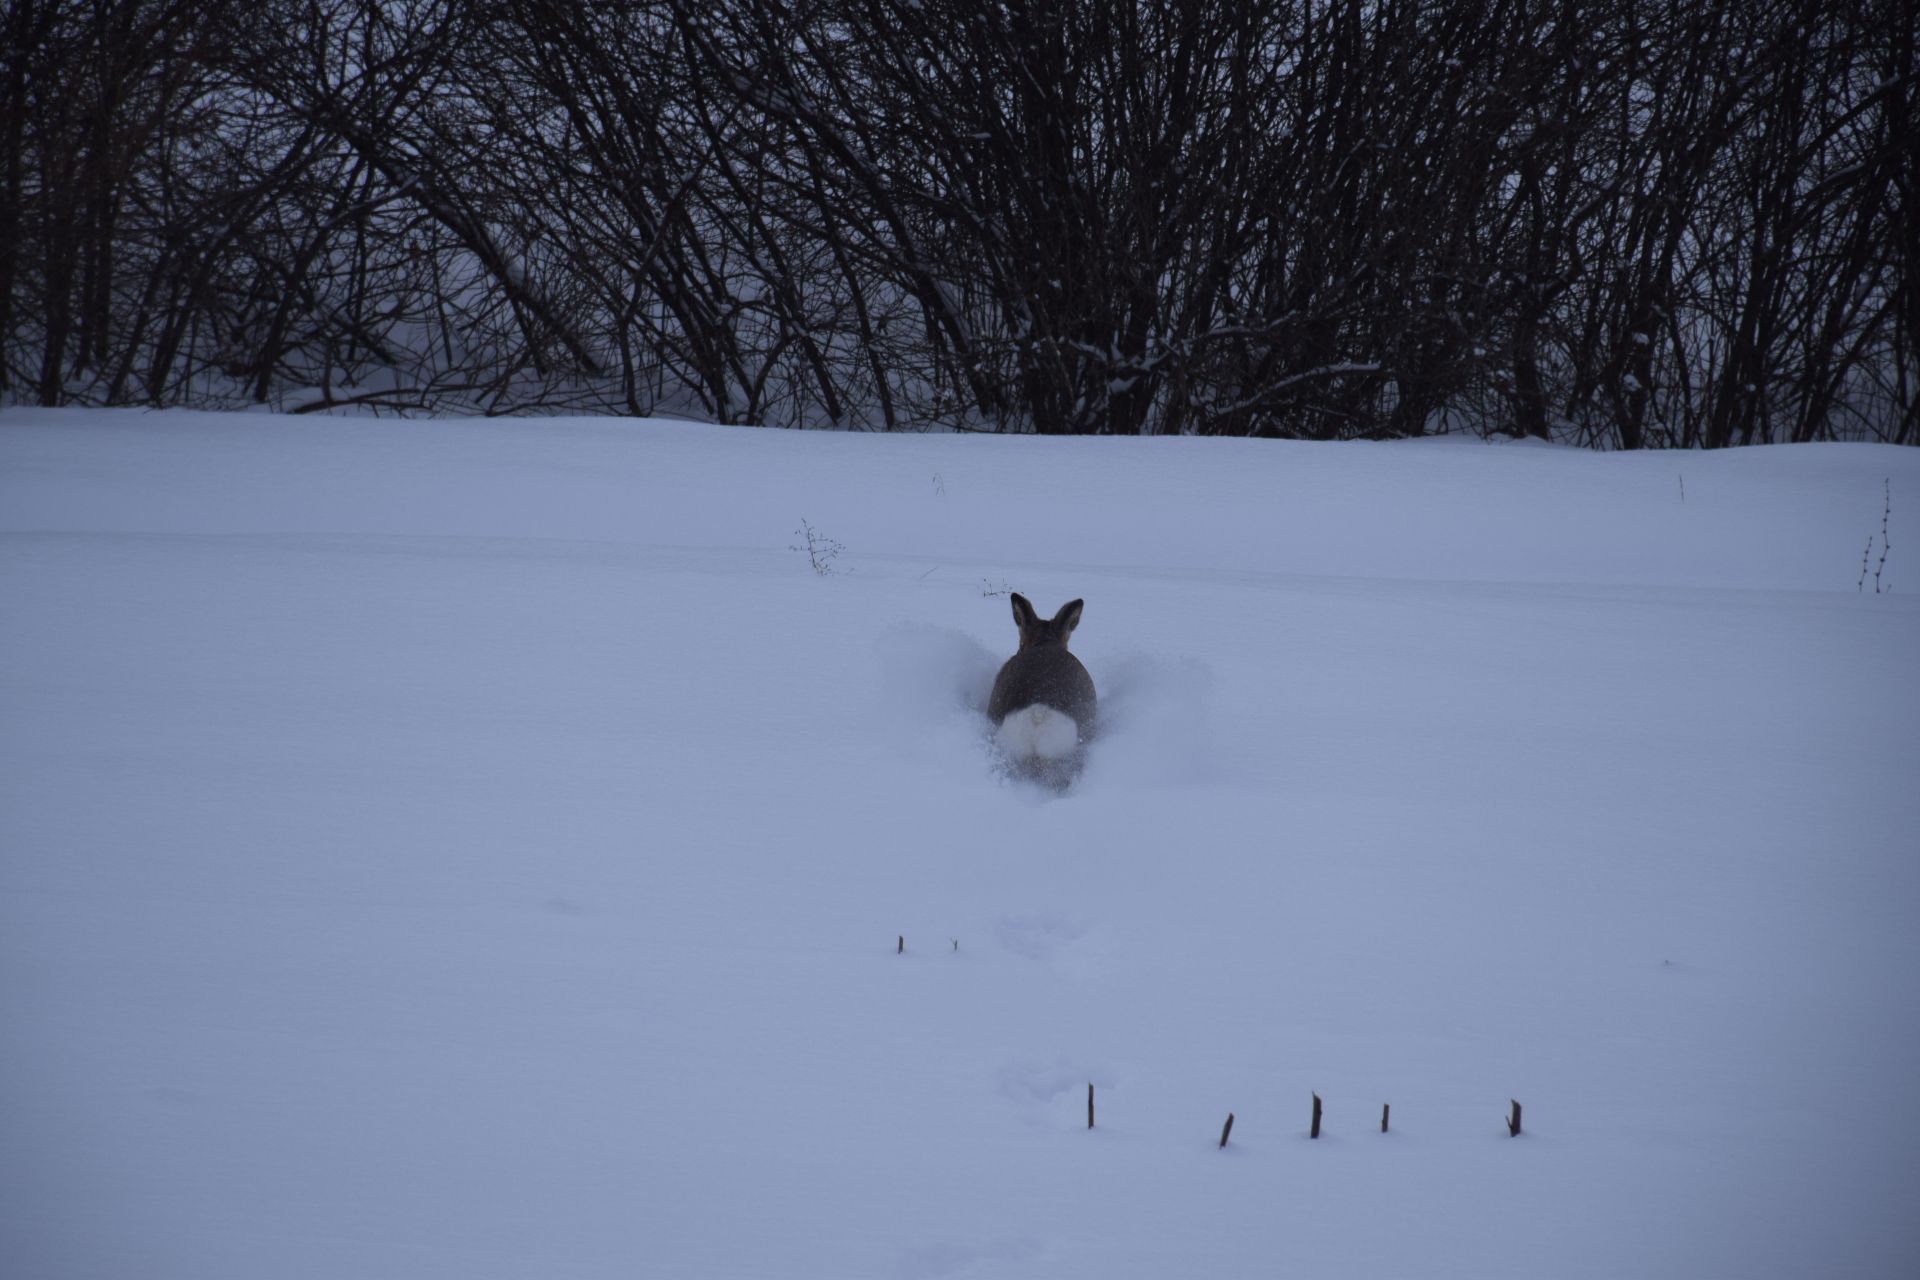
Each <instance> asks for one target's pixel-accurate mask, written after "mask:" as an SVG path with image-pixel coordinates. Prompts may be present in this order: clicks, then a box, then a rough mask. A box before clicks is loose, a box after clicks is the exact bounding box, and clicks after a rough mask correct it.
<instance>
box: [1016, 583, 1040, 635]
mask: <svg viewBox="0 0 1920 1280" xmlns="http://www.w3.org/2000/svg"><path fill="white" fill-rule="evenodd" d="M1039 621H1040V619H1039V617H1038V616H1037V615H1035V613H1034V612H1033V606H1032V605H1031V604H1029V603H1027V598H1026V597H1025V596H1023V595H1021V594H1020V593H1019V592H1018V591H1016V592H1014V593H1013V625H1014V626H1016V627H1018V628H1020V638H1021V639H1022V640H1024V639H1026V638H1027V635H1028V633H1029V632H1031V631H1032V630H1033V628H1034V626H1035V625H1036V624H1038V623H1039Z"/></svg>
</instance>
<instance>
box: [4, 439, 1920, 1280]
mask: <svg viewBox="0 0 1920 1280" xmlns="http://www.w3.org/2000/svg"><path fill="white" fill-rule="evenodd" d="M1883 479H1890V482H1891V485H1890V491H1891V498H1892V514H1891V519H1890V521H1889V524H1888V527H1889V530H1890V532H1891V535H1892V540H1893V547H1892V549H1891V551H1890V553H1889V554H1888V555H1887V557H1886V560H1885V563H1884V565H1883V566H1876V565H1873V564H1870V565H1869V573H1868V581H1867V587H1866V590H1865V591H1864V592H1861V591H1858V590H1857V589H1856V584H1857V582H1858V579H1859V574H1860V565H1861V552H1862V549H1863V547H1864V546H1865V545H1866V543H1867V539H1868V537H1869V536H1870V535H1873V536H1875V537H1876V538H1877V536H1878V534H1879V532H1880V529H1881V524H1882V511H1883V487H1882V482H1883ZM1916 510H1920V453H1915V452H1912V451H1896V450H1893V449H1890V448H1879V447H1872V446H1810V447H1800V448H1770V449H1755V450H1748V451H1736V452H1727V453H1720V454H1714V455H1699V454H1685V455H1680V454H1643V455H1593V454H1587V453H1578V452H1572V451H1567V450H1560V449H1554V448H1547V447H1535V446H1530V445H1520V444H1514V445H1487V444H1482V443H1479V442H1476V441H1466V440H1459V439H1444V440H1437V441H1432V442H1410V443H1398V444H1387V445H1365V444H1348V445H1310V444H1293V443H1272V442H1267V443H1261V442H1245V441H1197V440H1097V441H1096V440H1076V441H1052V440H1040V439H1021V440H1015V439H1002V438H973V437H956V436H892V437H888V436H859V435H839V434H787V433H778V432H772V431H753V430H743V429H724V428H713V427H696V426H688V425H682V424H675V423H667V422H635V421H605V420H600V421H564V420H563V421H551V420H548V421H512V422H500V421H492V422H479V421H476V422H432V423H428V422H407V423H394V422H367V421H340V420H334V421H323V420H313V419H276V418H268V417H256V416H228V417H222V416H214V415H196V414H186V413H179V414H139V413H100V412H95V413H79V412H43V411H27V410H14V411H10V412H8V413H6V414H4V415H0V611H3V614H0V1099H3V1101H0V1274H3V1275H5V1276H8V1277H19V1278H20V1280H65V1278H68V1277H108V1278H114V1280H120V1278H124V1280H168V1278H174V1277H178V1278H179V1280H226V1278H231V1280H300V1278H304V1277H315V1278H323V1280H369V1278H375V1277H393V1278H396V1280H442V1278H444V1280H487V1278H493V1277H498V1278H500V1280H525V1278H536V1277H537V1278H539V1280H555V1278H564V1277H596V1278H597V1277H608V1278H615V1277H618V1278H620V1280H630V1278H632V1277H655V1276H658V1277H776V1278H777V1277H868V1276H874V1277H934V1276H991V1277H1046V1278H1049V1280H1052V1278H1055V1277H1098V1278H1099V1280H1115V1278H1122V1277H1182V1276H1207V1277H1228V1278H1233V1277H1255V1276H1260V1277H1269V1276H1315V1277H1319V1276H1340V1277H1376V1276H1377V1277H1398V1276H1408V1277H1476V1278H1478V1277H1489V1276H1512V1277H1529V1278H1538V1277H1582V1276H1593V1277H1647V1276H1672V1277H1729V1278H1734V1277H1739V1278H1741V1280H1747V1278H1751V1277H1767V1276H1779V1277H1810V1276H1849V1277H1853V1276H1886V1277H1911V1276H1913V1275H1915V1274H1920V1208H1917V1207H1916V1206H1920V769H1917V768H1916V764H1917V763H1920V680H1917V677H1920V533H1916V532H1910V531H1911V530H1913V529H1914V525H1913V523H1912V520H1911V516H1912V514H1913V512H1914V511H1916ZM803 520H804V521H806V522H807V523H808V524H809V525H811V527H812V528H813V530H814V531H815V533H816V537H817V539H822V540H826V541H821V542H819V544H818V545H819V546H820V548H821V550H822V551H823V552H831V551H833V550H834V549H835V548H834V547H833V546H832V545H830V544H833V543H837V544H838V546H839V548H840V549H839V553H838V555H837V556H835V557H833V558H831V559H829V560H827V561H826V567H827V568H829V569H830V570H831V571H832V572H830V573H828V574H826V575H824V576H822V575H817V574H815V573H814V572H813V571H812V570H811V568H810V566H809V563H808V558H807V556H806V554H805V553H804V551H795V550H792V549H790V548H791V547H792V546H794V545H795V544H796V543H799V542H801V541H803V538H804V535H799V536H797V535H796V530H798V529H800V528H801V526H802V521H803ZM1874 554H1875V556H1877V555H1878V554H1879V549H1878V546H1877V545H1876V549H1875V552H1874ZM1876 567H1878V568H1879V569H1880V570H1881V572H1882V574H1883V578H1882V582H1883V585H1886V584H1891V585H1893V586H1895V587H1896V588H1897V590H1896V591H1894V592H1893V593H1892V594H1886V593H1884V592H1883V593H1882V594H1878V595H1876V594H1875V593H1874V590H1873V587H1874V583H1873V570H1874V569H1875V568H1876ZM1009 587H1010V588H1012V589H1014V590H1018V591H1020V592H1022V593H1024V594H1025V595H1027V596H1028V597H1030V598H1031V599H1032V600H1033V602H1034V603H1035V605H1036V606H1038V607H1039V608H1040V609H1041V611H1042V612H1043V613H1046V614H1051V613H1052V612H1053V610H1054V609H1056V608H1057V607H1058V606H1059V605H1060V604H1061V603H1063V602H1064V601H1066V600H1068V599H1070V598H1073V597H1075V596H1083V597H1084V598H1085V599H1086V614H1085V619H1084V621H1083V623H1082V625H1081V627H1080V630H1079V632H1078V634H1077V636H1076V638H1075V651H1076V652H1077V653H1078V654H1080V656H1081V657H1082V658H1083V660H1084V661H1085V662H1086V664H1087V666H1088V668H1089V669H1090V670H1091V671H1092V673H1093V676H1094V679H1095V681H1096V682H1097V683H1098V685H1099V687H1100V691H1101V695H1102V698H1103V700H1104V712H1103V715H1104V717H1105V720H1106V724H1107V726H1108V731H1107V733H1106V736H1105V737H1104V738H1103V739H1102V740H1101V741H1100V742H1099V743H1098V744H1097V745H1096V746H1095V748H1094V750H1093V752H1092V754H1091V757H1090V760H1089V763H1088V765H1087V769H1086V772H1085V773H1084V775H1083V776H1082V777H1081V779H1080V780H1079V782H1078V783H1077V784H1076V785H1075V787H1074V788H1073V789H1072V790H1071V791H1070V792H1069V793H1068V794H1067V795H1065V796H1060V797H1055V796H1052V795H1050V794H1048V793H1045V792H1042V791H1039V790H1037V789H1035V788H1033V787H1031V786H1029V785H1026V784H1020V783H1015V782H1010V781H1007V780H1005V779H1003V778H1001V777H1000V776H998V775H996V773H995V772H994V770H993V767H992V762H991V759H990V757H989V754H988V752H987V749H986V745H985V738H986V726H985V723H984V721H983V720H982V718H981V717H980V715H979V713H978V711H977V710H975V709H974V708H976V707H977V706H978V705H979V704H980V702H981V701H982V700H983V699H984V694H985V688H986V685H987V684H988V682H990V680H991V678H992V674H993V671H994V668H995V666H996V665H997V663H998V662H999V661H1000V660H1001V659H1002V658H1003V657H1004V656H1005V655H1006V654H1007V653H1009V652H1011V649H1012V646H1013V643H1014V627H1013V622H1012V618H1011V614H1010V610H1009V605H1008V600H1007V597H1006V595H1005V594H1004V592H1005V590H1006V589H1007V588H1009ZM1909 588H1910V589H1909ZM901 937H904V939H905V948H906V949H905V952H904V954H900V953H897V947H898V939H900V938H901ZM1089 1083H1092V1084H1094V1085H1095V1086H1096V1087H1097V1105H1098V1117H1097V1118H1098V1126H1097V1127H1096V1128H1095V1129H1094V1130H1092V1131H1091V1132H1089V1131H1088V1129H1087V1124H1086V1090H1087V1085H1088V1084H1089ZM1316 1091H1317V1092H1318V1093H1319V1094H1320V1096H1321V1097H1322V1098H1323V1099H1324V1101H1325V1108H1326V1119H1325V1128H1324V1132H1323V1135H1322V1137H1321V1138H1320V1139H1319V1140H1318V1141H1313V1140H1310V1139H1309V1138H1308V1137H1307V1126H1308V1120H1309V1110H1310V1107H1311V1098H1312V1094H1313V1093H1314V1092H1316ZM1510 1099H1518V1100H1520V1101H1521V1103H1522V1104H1523V1105H1524V1107H1525V1112H1524V1122H1523V1124H1524V1132H1523V1133H1522V1135H1521V1136H1520V1137H1519V1138H1517V1139H1515V1138H1510V1137H1509V1136H1508V1134H1507V1131H1506V1127H1505V1123H1504V1121H1505V1117H1506V1115H1507V1111H1508V1106H1509V1100H1510ZM1383 1103H1391V1104H1392V1108H1393V1110H1392V1130H1391V1132H1389V1133H1386V1134H1382V1133H1381V1132H1380V1131H1379V1117H1380V1108H1381V1106H1382V1104H1383ZM1228 1112H1232V1113H1233V1115H1234V1116H1235V1120H1234V1125H1233V1130H1232V1137H1231V1140H1230V1142H1229V1143H1228V1145H1227V1146H1226V1148H1225V1149H1224V1150H1223V1149H1221V1148H1220V1147H1219V1145H1218V1140H1219V1136H1220V1131H1221V1127H1222V1124H1223V1122H1224V1121H1225V1119H1226V1117H1227V1114H1228Z"/></svg>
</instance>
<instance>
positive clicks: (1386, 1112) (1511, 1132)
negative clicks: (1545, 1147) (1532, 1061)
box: [894, 933, 1520, 1147]
mask: <svg viewBox="0 0 1920 1280" xmlns="http://www.w3.org/2000/svg"><path fill="white" fill-rule="evenodd" d="M953 949H954V950H955V951H958V950H959V949H960V940H959V939H958V938H955V939H953ZM894 951H895V954H897V955H905V954H906V951H907V935H905V934H904V933H903V934H901V935H900V938H899V942H898V944H897V945H896V947H895V948H894ZM1509 1101H1511V1102H1512V1105H1513V1110H1512V1112H1510V1113H1509V1114H1508V1116H1507V1136H1508V1137H1509V1138H1517V1137H1519V1136H1520V1104H1519V1102H1518V1101H1514V1100H1511V1099H1509ZM1392 1114H1393V1104H1392V1103H1383V1104H1382V1105H1381V1107H1380V1132H1382V1133H1385V1132H1387V1122H1388V1120H1389V1119H1390V1118H1391V1117H1392ZM1087 1128H1089V1129H1091V1128H1093V1085H1092V1084H1091V1083H1089V1084H1088V1085H1087ZM1232 1133H1233V1112H1231V1111H1229V1112H1227V1123H1226V1124H1225V1125H1223V1126H1221V1129H1220V1145H1221V1146H1223V1147H1224V1146H1226V1145H1227V1138H1228V1137H1229V1136H1230V1135H1231V1134H1232ZM1307 1136H1308V1137H1309V1138H1317V1137H1319V1136H1320V1095H1319V1094H1317V1093H1316V1094H1314V1095H1313V1121H1312V1123H1311V1125H1310V1126H1309V1127H1308V1129H1307Z"/></svg>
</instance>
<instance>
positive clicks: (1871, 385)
mask: <svg viewBox="0 0 1920 1280" xmlns="http://www.w3.org/2000/svg"><path fill="white" fill-rule="evenodd" d="M1915 25H1916V24H1915V18H1914V13H1913V10H1912V8H1911V7H1910V6H1909V5H1907V4H1905V3H1901V2H1900V0H1862V3H1859V4H1850V5H1834V4H1831V3H1828V2H1827V0H1750V2H1749V3H1743V4H1739V5H1730V6H1719V5H1700V4H1691V3H1686V4H1683V3H1673V2H1668V3H1650V2H1648V0H1505V2H1502V0H1185V2H1182V0H1164V2H1163V3H1154V4H1129V3H1125V2H1124V0H1122V2H1120V3H1114V2H1113V0H1097V2H1085V0H1057V2H1055V3H1027V2H1024V0H1007V2H1004V3H983V2H982V0H719V2H718V3H715V2H714V0H697V2H696V0H637V2H633V3H603V4H565V3H556V2H555V0H117V2H116V0H7V2H6V17H5V32H4V38H3V39H0V45H3V46H4V53H5V59H6V62H5V80H4V85H0V94H3V95H4V98H3V100H0V122H3V123H0V131H3V133H4V141H3V142H0V167H3V169H4V172H3V173H0V184H4V185H3V188H0V355H4V360H0V399H3V400H6V401H12V402H31V403H39V404H49V405H52V404H69V403H75V404H180V403H242V402H260V403H270V404H279V405H282V406H284V407H289V408H311V407H320V406H325V405H333V404H342V403H358V404H362V405H373V406H386V407H394V408H403V409H404V408H442V409H464V410H482V411H489V412H504V411H513V410H533V409H539V410H555V409H595V410H615V411H624V412H631V413H650V412H656V411H672V412H677V413H688V414H693V415H697V416H704V417H709V418H713V419H716V420H719V421H729V422H758V423H770V424H781V425H841V426H870V427H886V428H895V427H924V426H929V425H951V426H958V427H964V428H970V429H987V430H1031V431H1041V432H1071V433H1080V432H1120V433H1171V432H1192V433H1218V434H1236V435H1289V436H1308V437H1315V438H1337V437H1351V436H1394V435H1408V434H1417V433H1420V432H1423V431H1430V430H1435V429H1439V428H1443V427H1454V428H1461V427H1465V428H1470V429H1475V430H1482V431H1496V430H1505V431H1517V432H1522V433H1527V434H1533V435H1539V436H1551V437H1554V438H1558V439H1568V440H1576V441H1582V442H1589V443H1594V444H1601V445H1609V446H1624V447H1629V448H1631V447H1641V446H1665V445H1679V446H1720V445H1727V444H1741V443H1750V442H1756V441H1786V440H1816V439H1832V438H1862V437H1864V438H1872V439H1884V440H1895V441H1901V442H1906V443H1920V394H1917V391H1920V388H1916V380H1917V379H1920V284H1917V281H1920V277H1917V276H1916V268H1917V267H1920V204H1917V203H1916V198H1915V197H1916V183H1920V145H1917V142H1916V130H1917V129H1920V119H1916V115H1915V96H1916V90H1917V89H1920V67H1917V66H1916V52H1915Z"/></svg>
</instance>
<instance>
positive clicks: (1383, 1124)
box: [1087, 1082, 1520, 1147]
mask: <svg viewBox="0 0 1920 1280" xmlns="http://www.w3.org/2000/svg"><path fill="white" fill-rule="evenodd" d="M1510 1101H1512V1105H1513V1110H1512V1112H1511V1113H1509V1114H1508V1116H1507V1136H1508V1137H1510V1138H1517V1137H1519V1136H1520V1103H1519V1102H1518V1101H1513V1100H1510ZM1392 1116H1393V1104H1392V1103H1384V1104H1382V1105H1381V1107H1380V1132H1382V1133H1385V1132H1387V1124H1388V1122H1389V1121H1390V1120H1391V1119H1392ZM1087 1128H1089V1129H1091V1128H1093V1085H1092V1083H1091V1082H1089V1083H1088V1085H1087ZM1232 1134H1233V1112H1231V1111H1229V1112H1227V1122H1226V1124H1224V1125H1223V1126H1221V1129H1220V1145H1221V1146H1223V1147H1224V1146H1226V1145H1227V1139H1228V1138H1229V1137H1230V1136H1232ZM1307 1136H1308V1137H1309V1138H1317V1137H1319V1136H1320V1095H1319V1094H1317V1093H1316V1094H1314V1095H1313V1120H1312V1122H1311V1123H1310V1124H1309V1126H1308V1128H1307Z"/></svg>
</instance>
